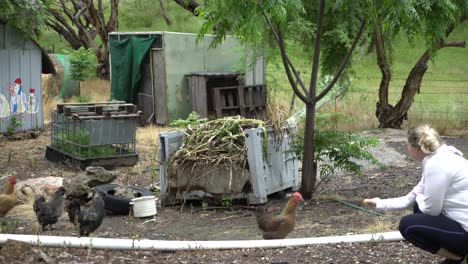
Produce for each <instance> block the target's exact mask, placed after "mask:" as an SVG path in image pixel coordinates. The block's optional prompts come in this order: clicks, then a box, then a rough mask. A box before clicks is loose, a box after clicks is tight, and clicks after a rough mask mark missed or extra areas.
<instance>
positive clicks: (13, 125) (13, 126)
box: [6, 116, 23, 134]
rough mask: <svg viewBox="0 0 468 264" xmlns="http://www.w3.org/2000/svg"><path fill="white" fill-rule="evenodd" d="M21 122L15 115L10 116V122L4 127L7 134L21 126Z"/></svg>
mask: <svg viewBox="0 0 468 264" xmlns="http://www.w3.org/2000/svg"><path fill="white" fill-rule="evenodd" d="M22 124H23V123H22V122H21V120H20V119H18V118H17V117H16V116H12V117H11V119H10V124H9V125H8V126H7V127H6V130H7V132H8V133H9V134H13V133H15V132H16V131H18V128H19V127H21V125H22Z"/></svg>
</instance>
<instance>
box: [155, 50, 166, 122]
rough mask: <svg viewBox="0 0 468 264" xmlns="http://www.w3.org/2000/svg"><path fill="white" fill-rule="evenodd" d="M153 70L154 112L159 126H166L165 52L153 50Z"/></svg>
mask: <svg viewBox="0 0 468 264" xmlns="http://www.w3.org/2000/svg"><path fill="white" fill-rule="evenodd" d="M151 54H152V60H151V63H152V69H153V75H152V77H153V112H154V115H155V121H156V124H158V125H166V124H167V122H168V110H167V107H168V105H167V79H166V62H165V58H164V50H152V51H151Z"/></svg>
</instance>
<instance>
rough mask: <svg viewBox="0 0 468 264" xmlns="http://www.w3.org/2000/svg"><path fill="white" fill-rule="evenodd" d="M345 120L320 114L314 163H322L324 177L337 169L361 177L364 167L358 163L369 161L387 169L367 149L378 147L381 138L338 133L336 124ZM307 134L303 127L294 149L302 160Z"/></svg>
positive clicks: (320, 168)
mask: <svg viewBox="0 0 468 264" xmlns="http://www.w3.org/2000/svg"><path fill="white" fill-rule="evenodd" d="M302 121H303V120H302ZM342 121H349V119H348V120H347V119H346V117H344V116H343V115H341V114H337V113H335V114H318V115H317V119H316V130H315V133H314V144H315V154H314V161H315V162H316V163H319V164H320V165H319V166H320V167H319V168H318V171H319V173H320V176H321V177H322V178H323V177H327V176H329V175H331V174H333V173H335V172H336V171H337V170H344V171H347V172H353V173H357V174H361V168H362V166H361V165H359V164H357V163H356V162H355V161H356V160H366V161H369V162H371V163H373V164H376V165H379V166H381V168H383V165H382V164H380V163H379V162H378V161H377V160H376V159H375V158H374V157H373V156H372V154H371V153H370V152H369V151H368V150H367V148H368V147H374V146H376V145H377V144H378V143H379V141H378V139H376V138H366V137H361V136H359V135H357V134H356V133H353V132H345V131H339V130H337V129H336V128H335V127H336V125H337V124H338V123H339V122H342ZM303 135H304V133H303V126H300V129H299V132H298V133H297V136H296V137H295V139H294V143H293V148H292V149H293V150H294V152H295V153H296V155H297V157H298V158H299V159H301V158H302V151H303V142H304V138H303V137H304V136H303Z"/></svg>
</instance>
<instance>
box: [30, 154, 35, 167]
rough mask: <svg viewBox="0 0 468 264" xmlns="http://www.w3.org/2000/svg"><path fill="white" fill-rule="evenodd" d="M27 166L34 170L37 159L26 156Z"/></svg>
mask: <svg viewBox="0 0 468 264" xmlns="http://www.w3.org/2000/svg"><path fill="white" fill-rule="evenodd" d="M28 160H29V165H30V167H31V168H35V167H36V166H37V158H36V157H35V156H34V155H31V154H29V155H28Z"/></svg>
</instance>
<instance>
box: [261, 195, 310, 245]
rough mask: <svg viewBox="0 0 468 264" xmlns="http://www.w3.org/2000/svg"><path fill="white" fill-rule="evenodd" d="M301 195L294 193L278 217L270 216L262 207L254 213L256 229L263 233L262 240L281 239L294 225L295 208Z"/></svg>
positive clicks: (300, 199)
mask: <svg viewBox="0 0 468 264" xmlns="http://www.w3.org/2000/svg"><path fill="white" fill-rule="evenodd" d="M302 200H303V199H302V195H301V194H300V193H298V192H295V193H294V194H293V195H292V197H291V199H289V201H288V203H287V204H286V207H285V208H284V209H283V212H282V213H281V214H280V215H276V216H273V215H270V214H268V212H267V211H266V209H265V208H264V207H258V208H257V211H256V212H255V217H256V220H257V224H258V228H260V230H262V231H263V238H264V239H283V238H285V237H286V236H287V235H288V234H289V233H290V232H291V231H292V230H293V229H294V226H295V225H296V208H297V205H298V204H299V202H300V201H302Z"/></svg>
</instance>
